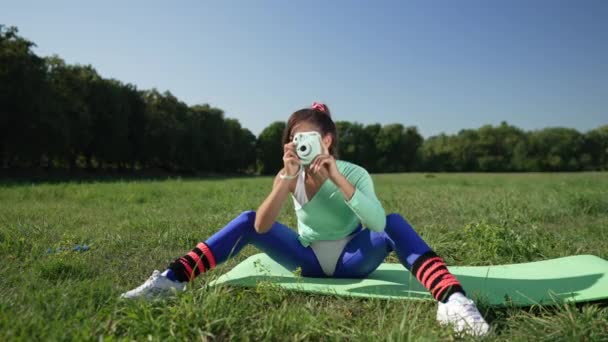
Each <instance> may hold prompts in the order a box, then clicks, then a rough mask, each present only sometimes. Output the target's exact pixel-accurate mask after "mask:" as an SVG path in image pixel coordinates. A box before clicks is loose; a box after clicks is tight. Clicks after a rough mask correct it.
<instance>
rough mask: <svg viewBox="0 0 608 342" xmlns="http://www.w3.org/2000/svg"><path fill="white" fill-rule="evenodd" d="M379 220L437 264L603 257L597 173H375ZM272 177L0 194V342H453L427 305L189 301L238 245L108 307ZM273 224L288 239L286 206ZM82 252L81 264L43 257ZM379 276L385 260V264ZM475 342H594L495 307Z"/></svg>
mask: <svg viewBox="0 0 608 342" xmlns="http://www.w3.org/2000/svg"><path fill="white" fill-rule="evenodd" d="M374 179H375V182H376V191H377V193H378V196H379V197H380V199H381V201H382V202H383V204H384V206H385V209H386V211H387V212H399V213H401V214H402V215H403V216H404V217H406V218H407V219H408V220H409V221H410V223H412V225H413V226H414V227H415V228H416V229H417V231H418V232H419V233H420V234H421V235H422V236H423V237H424V238H425V239H426V241H427V242H428V243H429V244H430V245H431V246H432V247H433V248H434V249H435V250H436V251H437V252H438V253H439V254H440V255H442V256H443V257H444V258H445V259H446V261H447V262H448V263H449V264H453V265H484V264H501V263H511V262H524V261H532V260H541V259H546V258H554V257H560V256H566V255H574V254H595V255H597V256H600V257H603V258H608V174H606V173H581V174H466V175H463V174H435V175H425V174H407V175H376V176H374ZM271 183H272V180H271V178H235V179H226V180H186V179H183V180H182V179H173V180H166V181H115V182H109V181H104V182H97V183H96V182H89V183H77V182H73V183H69V182H66V183H52V184H28V183H24V182H18V183H14V182H6V181H5V182H3V183H0V260H1V262H0V340H3V341H6V340H94V339H95V340H97V339H103V340H122V339H137V340H143V339H147V338H151V339H153V340H166V339H175V340H186V339H187V340H204V339H207V338H208V339H211V340H212V339H217V340H227V339H234V340H280V341H285V340H340V339H347V340H365V341H368V340H378V339H381V340H394V341H401V340H452V339H455V338H456V336H454V335H453V334H452V332H451V330H450V329H449V328H443V327H440V326H438V324H437V323H436V322H435V310H436V304H434V303H432V302H417V301H387V300H378V299H367V300H366V299H350V298H341V297H334V296H321V295H310V294H301V293H292V292H286V291H284V290H281V289H277V288H275V287H272V286H268V284H263V283H261V284H260V286H258V287H257V288H251V289H241V288H229V287H218V288H213V289H203V290H200V288H201V285H202V283H203V282H205V281H209V279H212V278H213V277H217V276H218V275H219V274H221V273H223V272H225V271H226V270H228V269H230V268H232V267H233V266H234V265H236V264H237V263H238V262H240V261H242V260H243V259H245V258H246V257H247V256H250V255H252V254H255V253H257V252H258V251H257V250H256V249H255V248H254V247H252V246H247V247H246V248H245V249H243V251H242V252H241V253H240V254H239V255H237V256H235V257H234V258H233V259H231V260H229V261H227V262H226V263H224V264H222V265H220V266H219V267H218V268H216V269H215V270H213V271H211V272H209V273H208V274H206V275H205V276H204V277H199V279H197V281H195V282H194V283H193V284H192V287H193V288H195V289H199V290H197V291H187V292H185V293H184V294H182V295H180V296H178V297H177V298H172V299H168V300H162V301H154V302H144V301H135V302H124V301H120V300H118V298H117V297H118V295H119V294H120V293H121V292H123V291H125V290H128V289H130V288H132V287H134V286H136V285H139V284H140V283H141V282H142V281H144V280H145V279H146V278H147V277H148V276H149V275H150V273H151V271H152V270H153V269H163V268H164V267H165V266H166V265H167V264H168V263H169V262H170V261H172V260H173V259H174V258H176V257H178V256H181V255H182V254H184V253H185V252H187V251H188V250H190V249H191V248H193V247H194V245H195V244H196V243H197V242H199V241H202V240H204V239H205V238H206V237H208V236H210V235H211V234H212V233H214V232H215V231H216V230H218V229H219V228H221V227H222V226H223V225H225V224H226V223H227V222H228V221H229V220H231V219H232V218H233V217H235V216H236V215H238V214H239V213H240V212H241V211H243V210H248V209H255V208H256V207H257V205H258V204H259V203H260V202H261V201H262V200H263V198H264V196H265V195H266V194H267V192H268V191H269V189H270V186H271ZM279 219H280V221H282V222H284V223H286V224H288V225H290V226H292V227H294V226H295V216H294V215H293V213H292V207H291V203H289V204H288V205H286V207H285V209H284V210H283V212H282V214H281V216H280V218H279ZM75 244H88V245H90V246H91V249H90V250H89V251H87V252H74V251H65V252H59V253H52V254H47V249H48V248H56V247H72V246H74V245H75ZM387 261H388V262H398V261H397V258H396V257H395V255H394V254H391V255H390V256H389V257H388V259H387ZM480 308H481V310H482V312H483V313H484V314H485V315H486V317H487V318H488V319H489V320H490V321H491V324H492V326H493V333H492V335H491V336H490V337H489V338H488V340H501V341H517V340H538V341H540V340H551V341H554V340H586V341H595V340H608V308H606V307H602V306H597V305H583V306H571V305H564V306H561V307H533V308H525V309H521V308H509V309H500V310H497V309H493V308H489V307H486V306H484V305H481V307H480Z"/></svg>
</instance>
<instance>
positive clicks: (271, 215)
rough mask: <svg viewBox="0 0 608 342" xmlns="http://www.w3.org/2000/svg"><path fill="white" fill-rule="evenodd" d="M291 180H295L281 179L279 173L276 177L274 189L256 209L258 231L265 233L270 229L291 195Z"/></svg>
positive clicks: (256, 228)
mask: <svg viewBox="0 0 608 342" xmlns="http://www.w3.org/2000/svg"><path fill="white" fill-rule="evenodd" d="M281 172H283V171H281ZM290 182H293V180H287V179H281V178H280V177H279V175H277V176H276V177H275V178H274V184H273V186H272V191H271V192H270V194H269V195H268V196H267V197H266V199H265V200H264V202H262V204H261V205H260V207H259V208H258V210H257V211H256V215H255V224H254V227H255V231H256V232H258V233H260V234H263V233H266V232H267V231H268V230H270V227H272V224H273V223H274V221H276V219H277V216H279V213H280V212H281V207H282V206H283V202H285V199H287V197H288V196H289V192H290V191H291V190H290Z"/></svg>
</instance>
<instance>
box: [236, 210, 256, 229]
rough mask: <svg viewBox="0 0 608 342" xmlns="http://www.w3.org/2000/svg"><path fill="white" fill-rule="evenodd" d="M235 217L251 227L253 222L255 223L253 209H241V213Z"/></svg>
mask: <svg viewBox="0 0 608 342" xmlns="http://www.w3.org/2000/svg"><path fill="white" fill-rule="evenodd" d="M237 219H238V220H239V221H241V222H243V223H246V224H247V225H250V226H252V227H253V224H254V223H255V211H254V210H246V211H243V212H242V213H240V214H239V216H238V217H237Z"/></svg>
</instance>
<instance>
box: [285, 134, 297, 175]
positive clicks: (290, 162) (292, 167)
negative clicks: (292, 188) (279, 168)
mask: <svg viewBox="0 0 608 342" xmlns="http://www.w3.org/2000/svg"><path fill="white" fill-rule="evenodd" d="M298 171H300V158H298V155H297V154H296V147H295V145H294V143H293V142H290V143H287V144H285V145H283V174H284V175H286V176H293V175H295V174H296V173H298Z"/></svg>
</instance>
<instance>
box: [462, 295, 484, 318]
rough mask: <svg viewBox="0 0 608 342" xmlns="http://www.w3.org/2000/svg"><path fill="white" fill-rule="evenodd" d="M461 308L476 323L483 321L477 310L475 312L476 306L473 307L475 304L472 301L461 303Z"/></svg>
mask: <svg viewBox="0 0 608 342" xmlns="http://www.w3.org/2000/svg"><path fill="white" fill-rule="evenodd" d="M462 306H463V307H464V311H465V312H466V313H467V314H468V315H469V316H470V317H473V318H474V319H475V320H476V321H481V320H482V319H483V318H482V317H481V315H480V314H479V310H477V306H475V303H474V302H473V301H472V300H469V301H467V302H465V303H463V304H462Z"/></svg>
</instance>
